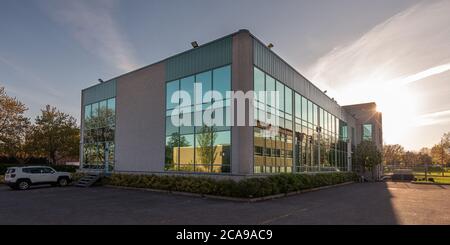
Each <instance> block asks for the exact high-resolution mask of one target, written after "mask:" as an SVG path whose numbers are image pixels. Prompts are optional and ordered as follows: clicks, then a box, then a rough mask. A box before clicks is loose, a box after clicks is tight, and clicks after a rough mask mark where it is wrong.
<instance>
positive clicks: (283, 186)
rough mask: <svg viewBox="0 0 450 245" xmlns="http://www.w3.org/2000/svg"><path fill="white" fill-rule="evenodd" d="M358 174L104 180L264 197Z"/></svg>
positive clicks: (124, 176)
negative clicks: (228, 178)
mask: <svg viewBox="0 0 450 245" xmlns="http://www.w3.org/2000/svg"><path fill="white" fill-rule="evenodd" d="M356 179H357V175H356V174H355V173H342V172H339V173H318V174H277V175H271V176H268V177H255V178H248V179H244V180H241V181H238V182H237V181H234V180H216V179H212V178H208V177H189V176H172V175H164V176H159V175H127V174H112V175H111V176H109V177H108V178H105V179H104V180H103V183H104V184H108V185H114V186H125V187H136V188H149V189H158V190H166V191H179V192H191V193H198V194H204V195H217V196H228V197H245V198H252V197H263V196H270V195H275V194H284V193H289V192H294V191H301V190H305V189H311V188H315V187H321V186H327V185H335V184H339V183H344V182H348V181H355V180H356Z"/></svg>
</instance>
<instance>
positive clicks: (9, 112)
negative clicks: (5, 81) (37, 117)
mask: <svg viewBox="0 0 450 245" xmlns="http://www.w3.org/2000/svg"><path fill="white" fill-rule="evenodd" d="M26 110H27V108H26V107H25V105H24V104H23V103H22V102H20V101H19V100H17V99H16V98H13V97H9V96H8V95H7V94H6V91H5V88H4V87H0V155H4V156H8V157H14V158H23V157H19V154H21V153H22V154H23V149H22V146H23V143H24V139H25V134H26V132H27V130H28V128H29V126H30V121H29V119H28V118H27V117H25V115H24V113H25V111H26Z"/></svg>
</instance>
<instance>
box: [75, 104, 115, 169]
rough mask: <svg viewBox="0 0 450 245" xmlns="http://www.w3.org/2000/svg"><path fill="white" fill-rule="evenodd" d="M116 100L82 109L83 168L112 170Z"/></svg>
mask: <svg viewBox="0 0 450 245" xmlns="http://www.w3.org/2000/svg"><path fill="white" fill-rule="evenodd" d="M115 123H116V99H115V98H110V99H107V100H102V101H99V102H96V103H92V104H89V105H86V106H85V107H84V118H83V129H84V130H83V168H94V169H104V168H105V164H106V163H107V164H108V170H113V169H114V163H115V157H114V155H115V154H114V153H115V144H114V134H115Z"/></svg>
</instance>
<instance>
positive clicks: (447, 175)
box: [413, 171, 450, 177]
mask: <svg viewBox="0 0 450 245" xmlns="http://www.w3.org/2000/svg"><path fill="white" fill-rule="evenodd" d="M413 173H414V175H420V176H422V175H423V176H425V172H415V171H414V172H413ZM428 176H430V177H435V176H436V177H442V172H428ZM444 176H445V177H450V172H444Z"/></svg>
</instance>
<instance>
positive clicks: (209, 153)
mask: <svg viewBox="0 0 450 245" xmlns="http://www.w3.org/2000/svg"><path fill="white" fill-rule="evenodd" d="M216 139H217V133H216V130H215V129H214V127H208V126H203V127H202V129H201V130H200V134H198V136H197V142H198V145H199V153H200V154H199V155H200V160H201V163H204V164H210V165H211V168H212V164H213V163H214V162H215V160H216V158H217V151H216V150H217V146H215V145H214V142H215V141H216ZM211 170H212V169H211Z"/></svg>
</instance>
